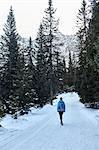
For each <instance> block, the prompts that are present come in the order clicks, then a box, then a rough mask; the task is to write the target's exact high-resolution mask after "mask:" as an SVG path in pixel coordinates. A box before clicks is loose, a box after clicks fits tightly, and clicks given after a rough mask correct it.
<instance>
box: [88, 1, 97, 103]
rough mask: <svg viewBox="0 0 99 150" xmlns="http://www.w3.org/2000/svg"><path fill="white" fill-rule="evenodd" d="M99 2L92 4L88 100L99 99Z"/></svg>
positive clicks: (89, 36) (89, 35) (89, 38)
mask: <svg viewBox="0 0 99 150" xmlns="http://www.w3.org/2000/svg"><path fill="white" fill-rule="evenodd" d="M98 40H99V2H96V3H94V4H92V17H91V19H90V23H89V30H88V38H87V64H88V65H87V76H88V88H87V100H88V101H91V102H95V101H99V92H98V91H99V49H98V48H99V41H98Z"/></svg>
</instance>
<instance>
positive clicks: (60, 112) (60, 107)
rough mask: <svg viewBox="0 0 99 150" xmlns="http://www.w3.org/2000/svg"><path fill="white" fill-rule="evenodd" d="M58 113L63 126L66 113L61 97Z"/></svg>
mask: <svg viewBox="0 0 99 150" xmlns="http://www.w3.org/2000/svg"><path fill="white" fill-rule="evenodd" d="M57 111H58V113H59V117H60V123H61V125H63V113H64V112H65V103H64V101H63V98H62V97H60V100H59V102H58V104H57Z"/></svg>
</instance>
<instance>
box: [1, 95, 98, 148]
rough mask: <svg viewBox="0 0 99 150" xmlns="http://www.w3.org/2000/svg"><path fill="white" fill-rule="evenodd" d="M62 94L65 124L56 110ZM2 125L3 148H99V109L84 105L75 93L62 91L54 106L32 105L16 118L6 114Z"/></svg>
mask: <svg viewBox="0 0 99 150" xmlns="http://www.w3.org/2000/svg"><path fill="white" fill-rule="evenodd" d="M60 97H63V99H64V101H65V103H66V112H65V113H64V116H63V117H64V119H63V120H64V126H61V125H60V121H59V116H58V113H57V111H56V110H57V109H56V107H57V102H58V100H59V98H60ZM0 124H1V125H2V126H3V128H0V150H99V142H98V139H99V110H92V109H87V108H85V107H84V105H83V104H81V103H80V102H79V96H78V95H77V94H76V93H67V94H66V93H63V94H60V95H59V96H57V99H56V100H55V101H54V105H53V106H51V105H46V106H44V107H43V108H42V109H34V108H33V109H32V111H31V112H30V113H29V114H28V115H24V116H20V117H19V118H18V119H17V120H15V119H13V118H11V116H9V115H6V117H5V118H4V119H2V120H1V122H0Z"/></svg>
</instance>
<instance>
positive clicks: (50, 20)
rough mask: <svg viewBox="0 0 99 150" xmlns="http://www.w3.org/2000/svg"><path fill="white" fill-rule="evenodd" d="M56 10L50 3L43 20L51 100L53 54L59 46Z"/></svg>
mask: <svg viewBox="0 0 99 150" xmlns="http://www.w3.org/2000/svg"><path fill="white" fill-rule="evenodd" d="M55 12H56V10H55V9H54V8H53V4H52V0H49V2H48V8H47V9H46V10H45V17H44V18H43V27H44V34H45V40H46V41H45V46H46V51H47V56H48V78H49V86H50V99H51V98H52V97H53V95H54V89H53V87H54V81H53V79H54V76H55V74H54V70H53V56H54V55H53V54H54V50H55V48H56V47H57V46H58V44H55V40H56V39H57V31H58V21H57V20H55V17H54V14H55Z"/></svg>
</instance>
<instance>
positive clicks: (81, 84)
mask: <svg viewBox="0 0 99 150" xmlns="http://www.w3.org/2000/svg"><path fill="white" fill-rule="evenodd" d="M87 15H88V13H87V4H86V1H85V0H83V2H82V7H81V9H80V10H79V14H78V20H77V26H78V33H77V37H78V40H79V45H78V49H79V61H78V69H77V70H78V72H77V74H78V82H77V84H76V89H77V90H78V92H79V94H80V95H81V98H82V99H83V101H84V100H85V99H86V97H85V95H86V90H87V78H86V57H87V50H86V39H87V30H88V18H87Z"/></svg>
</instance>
